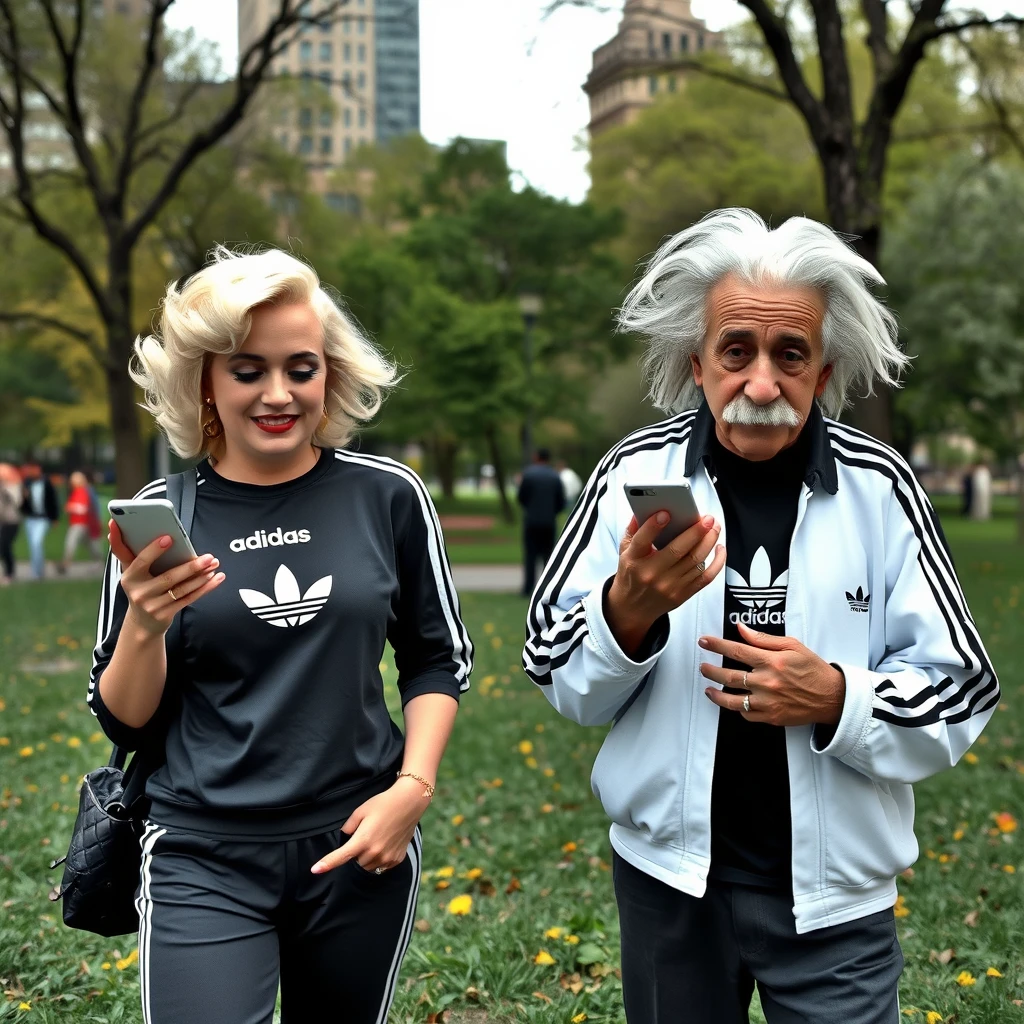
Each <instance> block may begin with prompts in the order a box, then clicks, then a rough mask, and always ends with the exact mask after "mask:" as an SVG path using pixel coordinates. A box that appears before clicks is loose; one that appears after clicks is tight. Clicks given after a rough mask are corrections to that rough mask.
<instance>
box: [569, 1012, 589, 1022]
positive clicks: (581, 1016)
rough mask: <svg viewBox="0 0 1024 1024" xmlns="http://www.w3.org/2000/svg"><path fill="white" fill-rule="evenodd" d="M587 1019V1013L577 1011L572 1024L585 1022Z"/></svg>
mask: <svg viewBox="0 0 1024 1024" xmlns="http://www.w3.org/2000/svg"><path fill="white" fill-rule="evenodd" d="M586 1019H587V1015H586V1014H585V1013H577V1014H576V1016H575V1017H573V1019H572V1024H583V1022H584V1021H585V1020H586Z"/></svg>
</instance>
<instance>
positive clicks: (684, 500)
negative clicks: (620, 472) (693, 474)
mask: <svg viewBox="0 0 1024 1024" xmlns="http://www.w3.org/2000/svg"><path fill="white" fill-rule="evenodd" d="M622 489H623V490H624V491H625V492H626V500H627V501H628V502H629V507H630V508H631V509H632V510H633V515H635V516H636V521H637V522H638V523H639V524H640V525H641V526H643V524H644V523H645V522H646V521H647V520H648V519H650V517H651V516H653V515H654V514H655V513H656V512H661V511H662V510H664V511H666V512H668V513H669V516H670V518H669V521H668V522H667V523H666V524H665V526H664V528H663V529H662V531H661V533H659V534H658V536H657V537H655V538H654V546H655V547H656V548H658V549H659V550H661V548H663V547H664V546H665V545H666V544H668V543H670V542H671V541H673V540H675V539H676V537H678V536H679V534H681V533H682V532H683V531H684V530H688V529H689V528H690V527H691V526H693V524H694V523H696V522H698V521H699V520H700V512H699V511H698V509H697V503H696V502H695V501H694V500H693V492H692V491H691V490H690V485H689V484H686V483H667V482H662V483H660V484H623V486H622Z"/></svg>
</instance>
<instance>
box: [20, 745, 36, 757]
mask: <svg viewBox="0 0 1024 1024" xmlns="http://www.w3.org/2000/svg"><path fill="white" fill-rule="evenodd" d="M18 753H19V754H21V756H22V757H31V756H32V755H33V754H34V753H35V751H34V750H33V749H32V748H31V747H22V748H21V750H19V751H18Z"/></svg>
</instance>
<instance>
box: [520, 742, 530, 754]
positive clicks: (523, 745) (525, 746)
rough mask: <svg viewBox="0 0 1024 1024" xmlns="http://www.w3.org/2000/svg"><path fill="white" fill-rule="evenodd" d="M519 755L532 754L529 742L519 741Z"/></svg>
mask: <svg viewBox="0 0 1024 1024" xmlns="http://www.w3.org/2000/svg"><path fill="white" fill-rule="evenodd" d="M519 753H520V754H532V753H533V744H532V743H531V742H530V741H529V740H520V741H519Z"/></svg>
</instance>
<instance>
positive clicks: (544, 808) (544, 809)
mask: <svg viewBox="0 0 1024 1024" xmlns="http://www.w3.org/2000/svg"><path fill="white" fill-rule="evenodd" d="M554 809H555V805H554V804H541V805H540V813H541V814H550V813H551V812H552V811H553V810H554Z"/></svg>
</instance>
